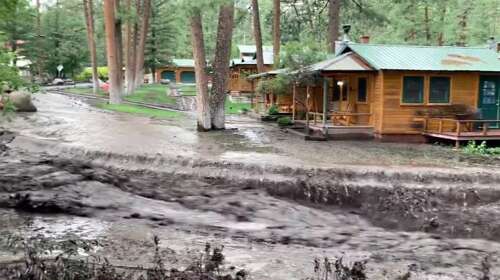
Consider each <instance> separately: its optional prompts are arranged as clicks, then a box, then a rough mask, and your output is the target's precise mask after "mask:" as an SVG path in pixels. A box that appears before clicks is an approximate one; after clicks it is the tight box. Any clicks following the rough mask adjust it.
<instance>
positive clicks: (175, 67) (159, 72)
mask: <svg viewBox="0 0 500 280" xmlns="http://www.w3.org/2000/svg"><path fill="white" fill-rule="evenodd" d="M155 75H156V81H161V80H169V81H170V82H173V83H183V84H194V83H195V82H196V76H195V72H194V60H193V59H173V60H172V63H171V64H169V65H165V66H161V67H158V68H157V69H156V73H155Z"/></svg>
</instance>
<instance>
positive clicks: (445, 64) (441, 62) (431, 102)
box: [263, 42, 500, 145]
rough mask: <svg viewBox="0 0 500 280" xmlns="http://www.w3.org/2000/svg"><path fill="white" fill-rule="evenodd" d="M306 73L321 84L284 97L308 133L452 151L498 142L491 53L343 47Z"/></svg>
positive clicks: (499, 63) (498, 63)
mask: <svg viewBox="0 0 500 280" xmlns="http://www.w3.org/2000/svg"><path fill="white" fill-rule="evenodd" d="M305 71H307V72H309V73H311V75H313V76H316V77H318V81H319V83H317V84H316V85H314V86H300V85H295V83H294V84H293V85H291V90H290V94H289V95H291V100H292V101H291V103H292V104H291V107H292V115H293V119H294V121H295V123H296V124H302V125H304V127H306V129H307V131H308V132H309V131H313V132H314V131H315V132H318V133H321V134H323V135H327V136H328V135H330V136H335V135H337V134H342V133H345V132H349V133H351V132H360V133H367V134H371V135H373V136H375V137H376V138H379V139H381V140H388V141H411V142H423V141H425V140H426V137H437V138H442V139H449V140H454V141H456V143H457V145H458V144H459V143H460V141H467V140H495V139H499V140H500V59H499V55H498V53H497V52H496V51H495V49H494V48H486V47H484V48H480V47H477V48H472V47H429V46H405V45H401V46H400V45H374V44H355V43H347V42H345V43H344V46H343V47H342V48H341V49H340V50H339V53H338V55H337V56H336V57H335V58H332V59H328V60H325V61H322V62H320V63H317V64H314V65H311V66H310V67H308V68H307V69H305ZM270 76H272V75H270ZM263 102H264V103H266V102H267V100H266V99H265V98H264V99H263ZM269 102H273V101H269Z"/></svg>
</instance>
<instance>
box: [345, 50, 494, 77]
mask: <svg viewBox="0 0 500 280" xmlns="http://www.w3.org/2000/svg"><path fill="white" fill-rule="evenodd" d="M350 51H352V52H354V53H356V54H357V55H359V56H360V57H361V58H362V59H363V60H365V61H366V62H367V63H368V64H369V65H370V66H372V67H373V68H375V69H376V70H417V71H477V72H500V58H499V54H498V53H496V52H495V51H493V50H490V49H488V48H479V47H478V48H472V47H430V46H406V45H375V44H354V43H348V44H347V45H346V46H345V47H344V49H343V50H342V51H341V54H345V53H347V52H350Z"/></svg>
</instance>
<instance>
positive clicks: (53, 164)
mask: <svg viewBox="0 0 500 280" xmlns="http://www.w3.org/2000/svg"><path fill="white" fill-rule="evenodd" d="M37 99H38V101H37V105H38V107H39V109H40V110H39V113H37V114H35V115H22V116H20V117H18V118H17V119H16V120H14V122H12V123H8V124H4V126H6V127H7V128H8V129H9V130H11V131H14V132H16V133H18V136H17V137H16V138H15V139H14V141H13V142H11V144H9V146H10V150H8V151H7V153H5V154H3V155H2V157H1V159H0V209H1V210H0V225H3V230H6V231H8V232H15V233H19V234H22V235H25V236H31V235H34V234H43V235H45V236H48V237H51V238H55V239H62V238H67V237H68V236H71V235H77V236H80V237H82V238H90V239H99V240H101V241H102V244H103V247H102V248H101V249H100V250H99V251H98V254H100V255H103V256H107V257H109V258H110V259H111V260H112V261H113V262H114V263H116V264H131V263H134V264H138V263H139V264H140V263H147V262H148V261H150V259H151V258H152V250H151V246H152V242H151V240H152V236H153V235H154V234H156V235H158V236H159V237H160V238H161V240H162V246H163V248H164V249H165V255H166V256H167V258H168V261H169V264H170V265H173V266H186V265H188V264H189V262H190V261H191V259H192V257H193V252H192V251H191V250H192V249H202V248H203V246H204V244H205V242H207V241H210V242H214V243H218V244H224V245H225V252H226V257H227V260H228V265H235V266H237V267H238V268H246V269H248V270H249V271H250V272H251V276H252V279H302V278H304V277H306V276H311V273H312V260H313V258H314V257H324V256H328V257H340V256H346V258H347V259H348V261H350V262H352V261H354V260H368V264H367V269H368V275H369V276H370V278H369V279H396V277H397V276H401V275H403V274H404V273H406V272H407V271H408V266H411V267H412V270H414V271H415V272H414V273H413V278H412V279H479V278H480V277H481V276H482V274H481V273H482V272H481V271H480V267H481V261H482V260H483V258H484V257H485V256H486V255H491V256H492V264H493V267H494V268H493V271H492V277H493V279H495V277H498V276H500V271H499V270H498V269H497V268H496V267H498V252H499V249H500V248H499V247H500V246H499V245H500V244H499V243H498V241H499V238H498V236H499V235H498V233H499V232H500V225H499V224H498V223H499V222H497V220H498V216H499V212H498V209H500V208H499V207H498V206H499V205H500V204H499V202H498V201H499V200H500V195H499V191H498V187H499V184H498V182H499V178H500V177H499V175H498V170H493V171H492V170H491V169H485V168H484V166H481V165H480V164H479V165H478V164H474V163H471V162H467V161H464V159H462V158H461V157H460V156H459V155H457V154H453V153H450V150H449V149H446V148H442V147H432V146H421V145H405V144H382V143H373V142H328V143H304V142H302V140H299V139H297V138H293V137H291V136H288V135H286V133H284V132H281V131H279V130H277V129H275V128H271V127H267V126H263V125H261V124H259V123H255V122H253V121H251V120H249V119H244V118H243V119H242V118H231V119H230V126H231V127H233V128H237V129H238V130H232V131H226V132H215V133H208V134H198V133H196V132H195V131H194V128H193V127H194V125H193V124H194V122H193V120H192V119H191V118H190V117H189V116H186V118H182V119H177V120H150V119H147V118H142V117H132V116H129V115H122V114H113V113H109V112H104V111H100V110H96V109H94V108H93V107H91V106H89V105H88V104H86V103H84V102H82V101H79V100H77V99H71V98H68V97H65V96H59V95H53V94H46V95H39V96H38V97H37ZM319 151H321V152H319ZM363 151H364V154H363V155H364V158H363V159H360V158H359V156H360V155H361V154H362V153H363ZM384 151H385V152H387V151H392V153H388V154H385V153H384ZM450 154H451V155H450ZM440 155H446V156H444V157H443V158H441V157H439V156H440ZM437 158H439V159H437ZM313 159H314V161H313ZM360 161H361V162H363V163H365V164H367V165H363V166H359V165H355V164H359V163H360ZM346 164H348V165H346ZM398 164H404V166H403V167H400V168H391V167H389V166H394V165H398ZM470 164H474V167H473V168H471V167H469V165H470ZM377 165H379V166H377ZM311 166H315V167H317V166H321V167H323V168H324V169H321V170H320V169H310V168H308V167H311ZM429 166H439V168H433V169H430V168H429ZM471 171H473V172H471ZM13 194H18V195H19V197H25V196H26V195H27V194H29V198H28V199H15V198H13V197H12V195H13ZM16 209H17V210H16ZM20 210H23V211H20ZM42 213H44V214H42ZM0 258H4V259H7V258H12V255H10V254H7V253H6V252H3V253H0Z"/></svg>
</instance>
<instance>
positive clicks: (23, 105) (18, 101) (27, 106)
mask: <svg viewBox="0 0 500 280" xmlns="http://www.w3.org/2000/svg"><path fill="white" fill-rule="evenodd" d="M8 98H9V101H10V102H12V104H13V105H14V106H15V107H16V111H17V112H36V107H35V105H33V102H31V93H29V92H25V91H13V92H11V93H9V94H8Z"/></svg>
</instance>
